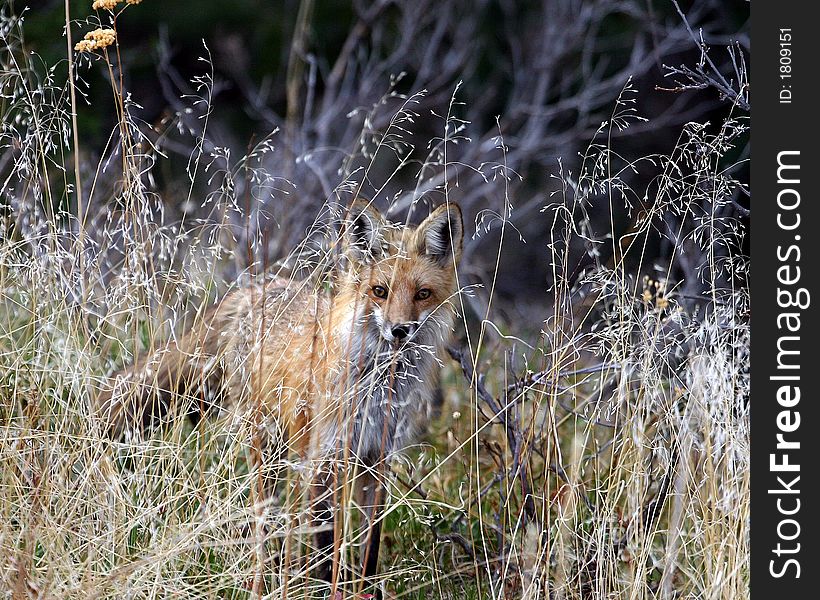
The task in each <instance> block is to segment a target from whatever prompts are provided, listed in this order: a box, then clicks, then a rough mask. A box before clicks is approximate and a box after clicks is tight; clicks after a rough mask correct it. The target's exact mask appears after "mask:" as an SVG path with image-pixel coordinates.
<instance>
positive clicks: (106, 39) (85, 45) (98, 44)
mask: <svg viewBox="0 0 820 600" xmlns="http://www.w3.org/2000/svg"><path fill="white" fill-rule="evenodd" d="M116 39H117V33H116V32H115V31H114V30H113V29H95V30H94V31H89V32H88V33H86V34H85V39H83V40H80V41H79V42H77V44H76V45H75V46H74V50H76V51H77V52H93V51H94V50H101V49H103V48H105V47H107V46H110V45H111V44H113V43H114V42H115V41H116Z"/></svg>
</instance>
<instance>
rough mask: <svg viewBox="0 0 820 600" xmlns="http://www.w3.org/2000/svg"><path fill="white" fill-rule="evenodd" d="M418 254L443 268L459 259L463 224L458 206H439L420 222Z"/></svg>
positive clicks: (462, 238)
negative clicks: (425, 256)
mask: <svg viewBox="0 0 820 600" xmlns="http://www.w3.org/2000/svg"><path fill="white" fill-rule="evenodd" d="M416 236H417V238H416V239H417V245H418V248H419V252H420V253H422V254H426V255H427V256H429V257H430V258H432V259H433V261H434V262H436V263H438V264H440V265H442V266H444V265H446V264H447V263H450V264H452V263H453V260H455V262H458V261H459V260H460V259H461V248H462V244H463V240H464V224H463V223H462V220H461V209H460V208H459V207H458V204H454V203H452V202H451V203H449V204H446V205H442V206H439V207H438V208H437V209H436V210H434V211H433V212H432V213H431V214H430V216H429V217H427V218H426V219H425V220H424V221H422V223H421V225H419V228H418V230H417V233H416Z"/></svg>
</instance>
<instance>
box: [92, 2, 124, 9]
mask: <svg viewBox="0 0 820 600" xmlns="http://www.w3.org/2000/svg"><path fill="white" fill-rule="evenodd" d="M120 2H121V0H94V4H92V5H91V8H93V9H94V10H114V9H115V8H116V7H117V4H119V3H120ZM129 4H130V2H129Z"/></svg>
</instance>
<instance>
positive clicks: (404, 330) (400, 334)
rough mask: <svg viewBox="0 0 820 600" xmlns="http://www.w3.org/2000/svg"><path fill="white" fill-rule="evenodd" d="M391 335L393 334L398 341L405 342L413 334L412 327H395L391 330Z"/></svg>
mask: <svg viewBox="0 0 820 600" xmlns="http://www.w3.org/2000/svg"><path fill="white" fill-rule="evenodd" d="M390 333H392V334H393V337H394V338H396V339H397V340H403V339H405V338H406V337H407V336H409V335H410V334H411V333H412V329H411V325H409V324H403V325H393V328H392V329H391V330H390Z"/></svg>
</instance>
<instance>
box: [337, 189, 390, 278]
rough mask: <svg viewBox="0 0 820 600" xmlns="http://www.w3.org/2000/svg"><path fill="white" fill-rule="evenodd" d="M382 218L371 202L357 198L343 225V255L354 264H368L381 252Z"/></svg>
mask: <svg viewBox="0 0 820 600" xmlns="http://www.w3.org/2000/svg"><path fill="white" fill-rule="evenodd" d="M383 225H384V218H383V217H382V215H381V213H380V212H379V211H378V210H377V209H376V207H375V206H373V204H372V202H368V201H367V200H363V199H361V198H357V199H356V200H354V201H353V204H351V205H350V208H349V209H348V211H347V216H346V218H345V221H344V225H343V239H344V253H345V254H346V255H347V257H348V258H349V259H350V260H352V261H354V262H356V263H370V262H373V261H374V260H375V259H376V258H378V257H379V256H380V255H381V254H382V252H383V237H382V227H383Z"/></svg>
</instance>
